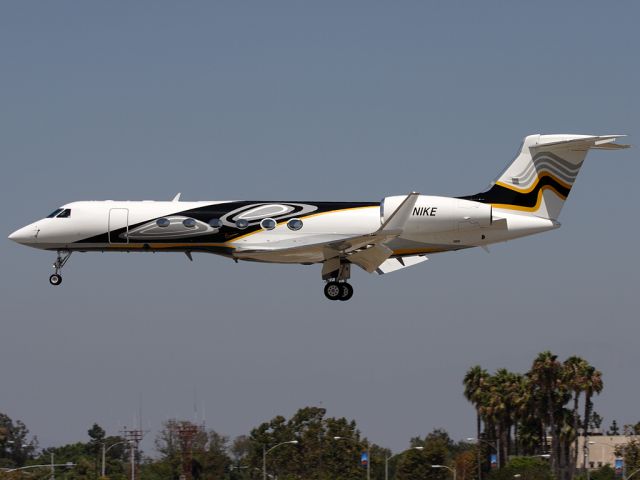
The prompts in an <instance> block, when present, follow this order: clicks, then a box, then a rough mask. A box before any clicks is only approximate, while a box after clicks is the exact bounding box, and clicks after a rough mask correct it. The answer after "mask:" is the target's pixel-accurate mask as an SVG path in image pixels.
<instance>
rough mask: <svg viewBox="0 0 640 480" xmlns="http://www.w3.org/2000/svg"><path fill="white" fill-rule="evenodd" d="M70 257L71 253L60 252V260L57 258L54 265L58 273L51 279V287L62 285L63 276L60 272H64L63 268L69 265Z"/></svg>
mask: <svg viewBox="0 0 640 480" xmlns="http://www.w3.org/2000/svg"><path fill="white" fill-rule="evenodd" d="M70 256H71V252H69V251H66V252H65V251H63V250H58V258H56V261H55V263H54V264H53V268H54V270H55V271H56V273H54V274H53V275H51V276H50V277H49V283H50V284H51V285H54V286H57V285H60V284H61V283H62V275H61V274H60V271H61V270H62V267H64V264H65V263H67V260H69V257H70Z"/></svg>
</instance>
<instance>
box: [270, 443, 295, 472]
mask: <svg viewBox="0 0 640 480" xmlns="http://www.w3.org/2000/svg"><path fill="white" fill-rule="evenodd" d="M297 443H298V440H289V441H288V442H282V443H279V444H277V445H275V446H273V447H271V448H270V449H269V450H267V446H266V445H264V444H263V445H262V480H267V455H268V454H269V452H271V451H272V450H275V449H276V448H278V447H279V446H281V445H287V444H291V445H296V444H297Z"/></svg>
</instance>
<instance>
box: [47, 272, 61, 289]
mask: <svg viewBox="0 0 640 480" xmlns="http://www.w3.org/2000/svg"><path fill="white" fill-rule="evenodd" d="M49 283H50V284H51V285H54V286H58V285H60V284H61V283H62V275H58V274H57V273H54V274H53V275H51V276H50V277H49Z"/></svg>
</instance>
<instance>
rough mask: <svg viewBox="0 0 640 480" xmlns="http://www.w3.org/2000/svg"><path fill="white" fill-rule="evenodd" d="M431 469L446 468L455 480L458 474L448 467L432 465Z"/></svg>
mask: <svg viewBox="0 0 640 480" xmlns="http://www.w3.org/2000/svg"><path fill="white" fill-rule="evenodd" d="M431 468H446V469H447V470H449V471H450V472H451V473H453V480H456V477H457V476H458V475H457V472H456V469H455V468H453V467H450V466H448V465H431Z"/></svg>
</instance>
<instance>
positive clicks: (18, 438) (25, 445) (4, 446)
mask: <svg viewBox="0 0 640 480" xmlns="http://www.w3.org/2000/svg"><path fill="white" fill-rule="evenodd" d="M37 448H38V440H37V438H35V437H29V429H28V428H27V426H26V425H25V424H24V423H23V422H22V421H20V420H16V421H15V422H14V421H13V420H12V419H11V417H9V416H8V415H6V414H4V413H0V466H1V467H5V468H7V467H22V466H24V465H25V464H26V463H27V461H29V460H30V459H32V458H33V455H34V453H35V451H36V449H37Z"/></svg>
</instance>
